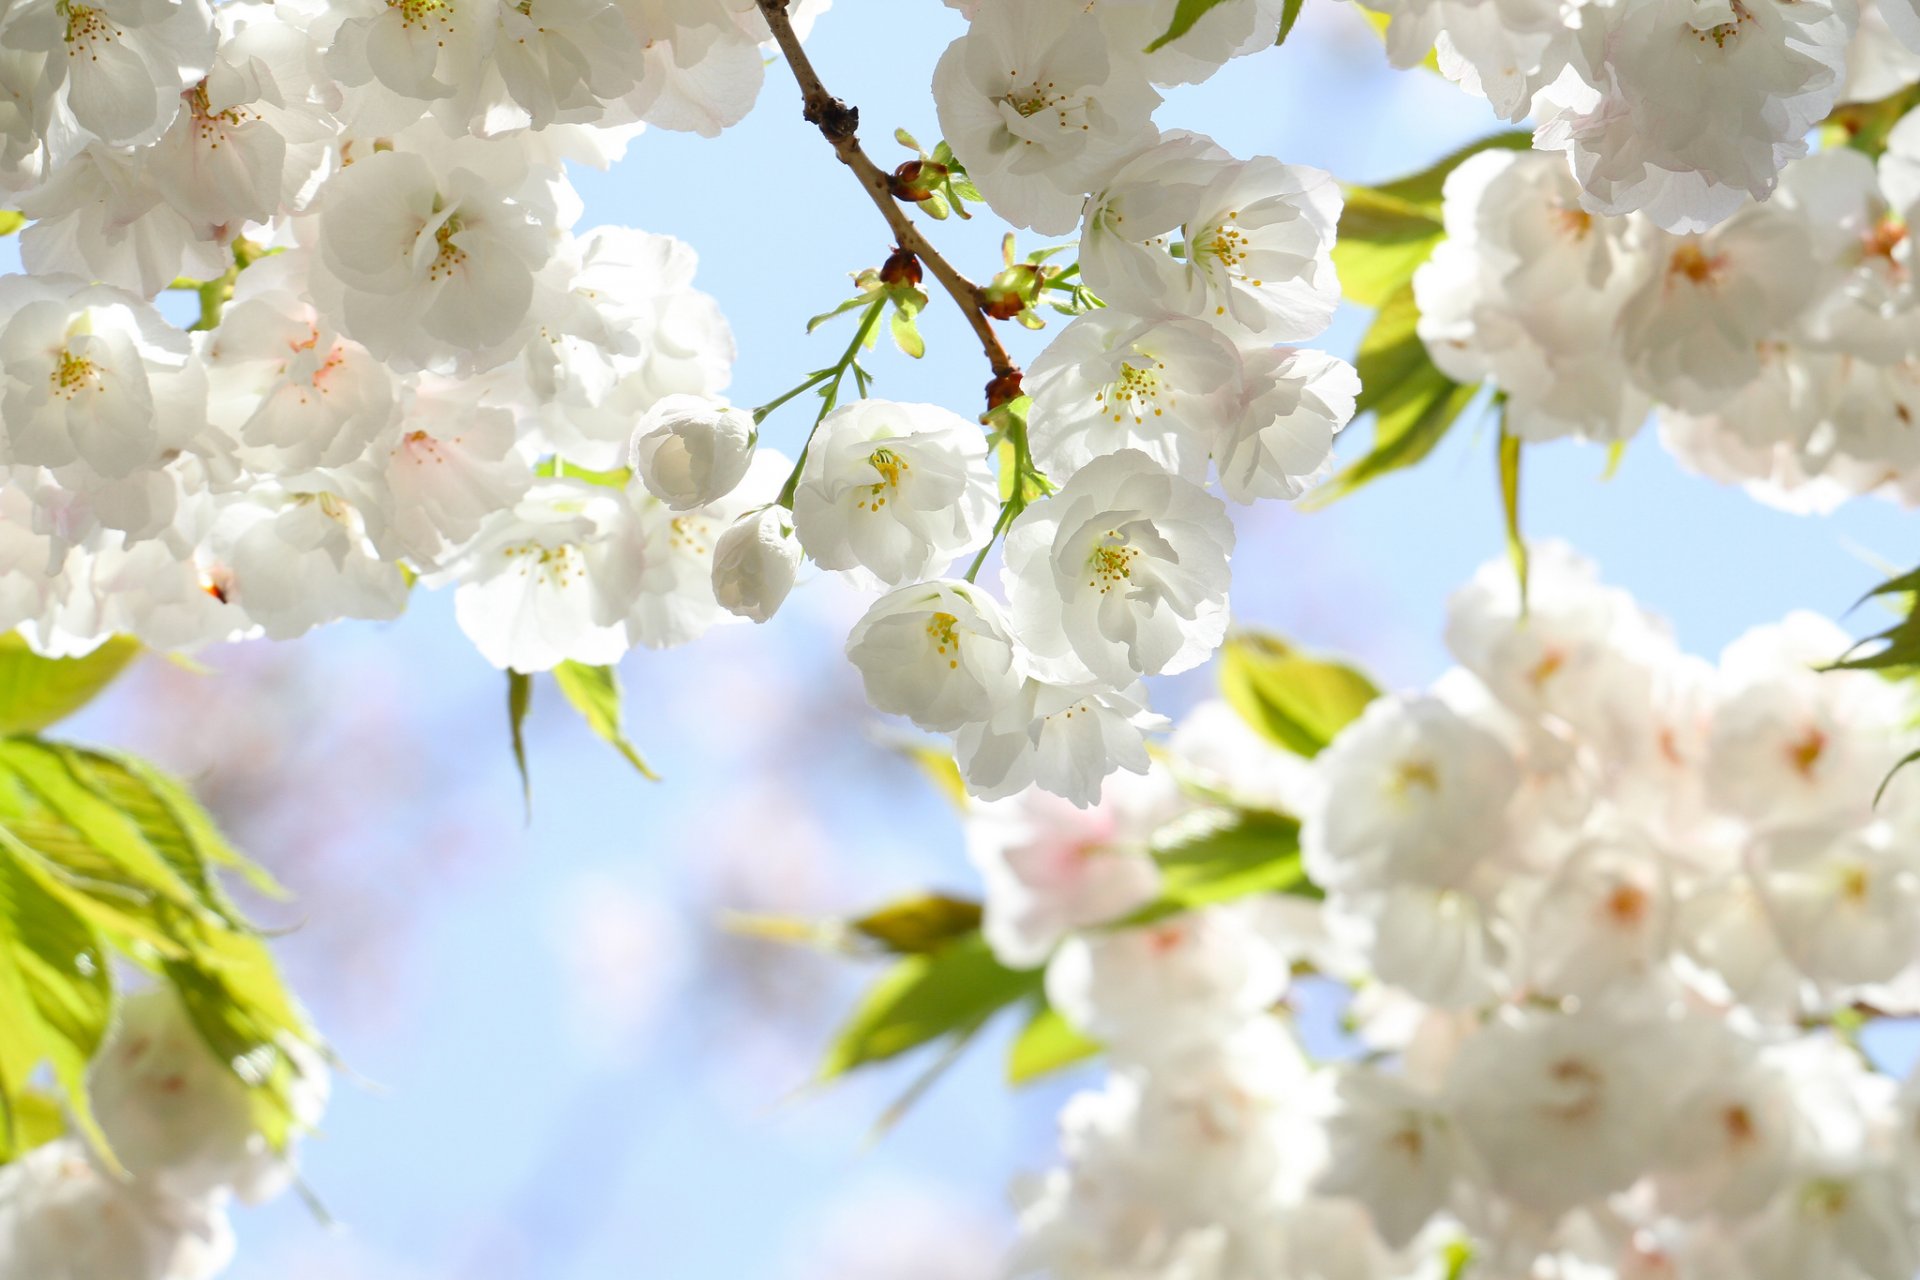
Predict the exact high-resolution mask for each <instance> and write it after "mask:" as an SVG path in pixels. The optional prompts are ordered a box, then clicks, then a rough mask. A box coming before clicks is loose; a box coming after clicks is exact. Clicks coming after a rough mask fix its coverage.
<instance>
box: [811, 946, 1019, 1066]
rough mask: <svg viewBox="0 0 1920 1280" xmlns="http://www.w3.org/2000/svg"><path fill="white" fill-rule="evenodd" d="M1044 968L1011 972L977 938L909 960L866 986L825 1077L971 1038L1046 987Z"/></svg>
mask: <svg viewBox="0 0 1920 1280" xmlns="http://www.w3.org/2000/svg"><path fill="white" fill-rule="evenodd" d="M1040 980H1041V971H1040V970H1038V969H1030V970H1015V969H1009V968H1007V967H1006V966H1005V965H1003V964H1001V963H1000V962H999V961H998V960H996V959H994V958H993V952H991V951H989V950H988V949H987V944H986V941H985V940H984V939H982V938H981V937H980V935H979V934H977V933H976V934H970V935H968V936H966V937H964V938H961V939H959V940H957V941H955V942H953V943H952V944H950V945H948V946H945V947H942V948H941V949H940V950H938V951H935V952H931V953H929V954H926V955H914V956H907V957H906V958H904V959H902V960H900V961H899V962H897V963H896V964H895V965H894V966H893V967H892V968H890V969H888V970H887V971H886V972H885V973H884V974H882V975H881V976H880V979H879V981H877V982H876V983H874V984H873V986H872V987H870V988H868V990H867V992H866V994H865V995H863V996H862V997H861V998H860V1003H859V1004H858V1005H857V1006H856V1007H855V1008H854V1011H853V1014H852V1016H850V1017H849V1018H848V1019H847V1021H846V1023H845V1024H844V1025H843V1026H842V1027H841V1028H840V1030H839V1032H838V1033H837V1034H836V1035H835V1036H834V1039H833V1043H832V1044H831V1045H830V1046H829V1047H828V1049H827V1056H826V1059H825V1060H824V1061H823V1062H822V1063H821V1064H820V1071H819V1078H820V1079H821V1080H832V1079H835V1078H836V1077H839V1076H842V1075H845V1074H846V1073H847V1072H849V1071H852V1070H854V1069H855V1068H857V1067H864V1066H867V1065H869V1064H871V1063H875V1062H885V1061H887V1060H888V1059H891V1058H897V1057H899V1056H900V1055H901V1054H903V1053H906V1052H907V1051H908V1050H910V1049H917V1048H919V1047H920V1046H921V1045H924V1044H930V1043H932V1042H933V1041H935V1040H940V1039H943V1038H945V1037H948V1036H955V1035H969V1034H971V1033H972V1031H973V1030H974V1029H976V1028H978V1027H979V1026H980V1025H982V1024H983V1023H985V1022H986V1020H987V1019H988V1018H991V1017H992V1016H993V1015H994V1014H996V1013H998V1012H999V1011H1000V1010H1001V1009H1004V1008H1006V1007H1007V1006H1008V1005H1010V1004H1013V1003H1015V1002H1016V1001H1019V1000H1022V999H1025V998H1026V997H1028V996H1031V995H1033V994H1034V993H1036V992H1037V991H1039V989H1040Z"/></svg>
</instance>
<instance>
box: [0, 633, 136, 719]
mask: <svg viewBox="0 0 1920 1280" xmlns="http://www.w3.org/2000/svg"><path fill="white" fill-rule="evenodd" d="M139 653H140V642H139V641H138V640H135V639H133V638H132V637H131V636H114V637H113V638H112V639H110V640H108V641H107V642H106V643H105V644H103V645H101V646H100V647H99V648H97V649H95V650H94V651H93V652H92V653H89V654H87V655H86V656H85V657H82V658H43V657H41V656H40V655H39V654H37V653H35V652H34V651H33V650H32V649H30V648H28V647H27V642H26V641H25V640H23V639H21V638H20V635H19V633H18V632H8V633H6V634H5V635H0V734H11V733H38V732H39V731H40V730H42V729H44V728H46V727H47V726H48V725H50V724H53V723H55V722H56V721H59V720H64V719H65V718H66V717H68V716H70V715H72V714H73V713H74V712H76V711H78V710H79V709H80V708H81V707H84V706H86V705H87V703H89V702H91V701H93V699H94V698H95V696H96V695H98V694H99V692H100V691H101V690H102V689H104V688H106V687H107V686H108V685H109V684H111V683H113V680H114V677H116V676H118V675H119V674H120V673H121V672H122V671H124V670H125V669H126V667H127V664H128V663H130V662H132V661H133V660H134V658H135V657H137V656H138V655H139Z"/></svg>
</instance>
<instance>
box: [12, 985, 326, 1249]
mask: <svg viewBox="0 0 1920 1280" xmlns="http://www.w3.org/2000/svg"><path fill="white" fill-rule="evenodd" d="M288 1048H289V1056H290V1057H291V1058H292V1059H293V1061H295V1062H296V1063H298V1071H297V1073H295V1074H294V1076H293V1078H292V1079H291V1080H290V1081H289V1082H288V1090H289V1092H288V1098H289V1102H290V1109H291V1114H292V1116H293V1119H294V1123H295V1125H296V1128H297V1129H298V1131H299V1132H302V1133H304V1132H308V1131H311V1130H312V1129H313V1128H314V1127H315V1126H316V1125H318V1124H319V1122H320V1114H321V1112H322V1111H323V1110H324V1109H325V1106H326V1101H327V1093H328V1080H327V1073H326V1068H325V1066H324V1065H323V1064H322V1063H321V1062H320V1061H319V1059H318V1057H317V1055H316V1054H314V1053H313V1052H312V1050H310V1049H308V1048H307V1047H306V1046H304V1045H298V1044H295V1045H289V1046H288ZM87 1086H88V1087H87V1092H88V1095H89V1098H90V1102H91V1108H92V1115H93V1118H94V1120H95V1121H97V1123H98V1126H99V1130H100V1133H101V1136H102V1137H104V1139H105V1140H106V1142H107V1144H108V1147H109V1148H110V1150H111V1152H112V1157H111V1158H112V1160H113V1161H116V1162H117V1164H118V1167H117V1168H114V1167H111V1166H109V1165H108V1164H107V1162H106V1157H104V1156H103V1155H102V1154H101V1153H100V1152H99V1151H98V1150H96V1149H95V1148H94V1147H92V1146H90V1145H89V1144H88V1143H86V1142H85V1141H83V1140H81V1139H80V1138H77V1137H69V1138H58V1139H55V1140H54V1141H52V1142H49V1143H46V1144H44V1145H42V1146H39V1147H36V1148H34V1149H33V1150H32V1151H29V1152H28V1153H27V1154H26V1155H24V1156H21V1157H20V1158H19V1159H17V1160H15V1161H13V1162H12V1163H10V1164H7V1165H4V1166H0V1275H6V1276H19V1277H28V1276H31V1277H33V1280H100V1277H103V1276H112V1277H114V1280H211V1277H213V1276H217V1275H219V1274H221V1273H222V1272H224V1271H225V1270H226V1269H227V1264H228V1263H229V1262H230V1261H231V1260H232V1258H233V1230H232V1228H231V1226H230V1225H229V1224H228V1221H227V1209H228V1206H229V1205H230V1204H231V1203H232V1202H233V1201H234V1200H235V1199H238V1200H240V1201H241V1202H243V1203H246V1204H259V1203H262V1202H264V1201H266V1200H269V1199H272V1198H273V1197H275V1196H277V1195H279V1194H280V1193H281V1192H283V1191H284V1190H286V1188H287V1187H288V1186H289V1185H290V1184H291V1183H292V1181H293V1178H294V1169H293V1165H292V1163H291V1155H290V1153H286V1152H276V1151H275V1150H274V1149H273V1148H272V1147H271V1146H270V1144H269V1143H268V1141H267V1139H266V1138H265V1137H264V1136H263V1135H262V1134H261V1133H260V1131H259V1130H258V1128H257V1127H256V1121H255V1115H254V1106H253V1101H254V1100H253V1098H252V1097H251V1095H250V1093H249V1090H248V1087H247V1085H246V1084H244V1083H242V1081H241V1079H240V1077H239V1076H237V1075H235V1074H234V1072H233V1070H232V1069H231V1068H230V1067H229V1066H228V1064H226V1063H224V1062H221V1061H219V1060H218V1059H217V1058H215V1057H214V1056H213V1054H212V1053H211V1052H210V1051H209V1050H208V1049H207V1048H206V1046H205V1045H204V1044H203V1043H202V1041H201V1039H200V1035H199V1032H197V1031H196V1030H195V1029H194V1028H193V1026H192V1025H191V1024H190V1023H189V1021H188V1019H187V1015H186V1013H185V1011H184V1010H183V1009H182V1008H181V1006H180V1003H179V1001H178V999H177V998H176V997H175V996H174V995H173V994H172V993H171V992H169V991H150V992H147V993H144V994H141V995H137V996H133V997H131V998H129V999H127V1000H126V1001H124V1002H123V1003H122V1005H121V1007H120V1009H119V1012H118V1022H117V1023H116V1025H115V1027H114V1029H113V1033H112V1034H111V1035H110V1036H109V1037H108V1039H107V1042H106V1043H105V1044H104V1045H103V1046H102V1047H101V1050H100V1053H99V1055H98V1056H97V1057H96V1058H95V1059H94V1062H93V1065H92V1068H91V1070H90V1072H89V1074H88V1081H87Z"/></svg>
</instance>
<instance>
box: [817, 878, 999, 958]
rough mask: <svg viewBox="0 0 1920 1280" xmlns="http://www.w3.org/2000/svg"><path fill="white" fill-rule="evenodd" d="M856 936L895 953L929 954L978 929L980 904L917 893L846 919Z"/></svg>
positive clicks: (938, 894) (942, 894)
mask: <svg viewBox="0 0 1920 1280" xmlns="http://www.w3.org/2000/svg"><path fill="white" fill-rule="evenodd" d="M847 927H848V928H849V929H850V930H851V931H852V932H853V933H855V934H857V935H858V936H860V937H862V938H865V939H867V940H868V941H870V942H875V943H878V944H879V945H880V946H882V947H884V948H885V949H887V950H888V951H891V952H894V953H895V954H897V955H930V954H932V953H933V952H935V951H938V950H940V949H941V948H942V947H944V946H946V945H947V944H948V943H950V942H957V941H959V940H961V939H962V938H964V937H966V936H967V935H968V934H970V933H978V932H979V930H980V904H979V903H977V902H972V901H969V900H968V899H965V898H954V897H949V896H948V895H946V894H944V893H920V894H915V895H914V896H912V897H910V898H902V899H900V900H899V901H898V902H890V903H888V904H887V905H886V906H884V907H881V908H879V909H878V910H875V911H869V912H868V913H867V914H866V915H863V916H859V917H856V918H855V919H853V920H850V921H848V922H847Z"/></svg>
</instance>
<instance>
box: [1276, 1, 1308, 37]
mask: <svg viewBox="0 0 1920 1280" xmlns="http://www.w3.org/2000/svg"><path fill="white" fill-rule="evenodd" d="M1302 3H1303V0H1285V3H1284V4H1282V5H1281V7H1280V34H1279V35H1277V36H1275V37H1274V40H1273V43H1274V45H1275V46H1276V47H1277V46H1279V45H1283V44H1285V43H1286V42H1287V37H1288V36H1290V35H1292V34H1293V24H1294V23H1296V22H1298V21H1300V9H1301V7H1302Z"/></svg>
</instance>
